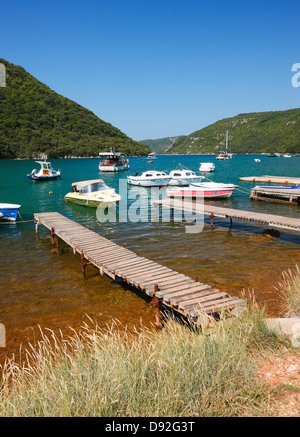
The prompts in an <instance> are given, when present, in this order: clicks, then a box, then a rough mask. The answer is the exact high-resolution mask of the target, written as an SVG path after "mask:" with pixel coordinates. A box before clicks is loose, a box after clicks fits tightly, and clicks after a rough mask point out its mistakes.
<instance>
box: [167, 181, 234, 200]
mask: <svg viewBox="0 0 300 437" xmlns="http://www.w3.org/2000/svg"><path fill="white" fill-rule="evenodd" d="M235 188H236V185H234V184H222V183H217V182H200V183H194V184H190V185H189V186H188V187H186V188H179V189H174V188H173V189H169V190H168V189H167V190H166V193H167V196H168V197H182V198H197V197H200V198H222V197H223V198H228V197H230V196H231V195H232V193H233V191H234V189H235Z"/></svg>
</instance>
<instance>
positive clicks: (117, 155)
mask: <svg viewBox="0 0 300 437" xmlns="http://www.w3.org/2000/svg"><path fill="white" fill-rule="evenodd" d="M99 156H108V157H110V158H120V156H125V155H124V153H120V152H100V153H99Z"/></svg>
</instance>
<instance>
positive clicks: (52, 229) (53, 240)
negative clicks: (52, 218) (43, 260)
mask: <svg viewBox="0 0 300 437" xmlns="http://www.w3.org/2000/svg"><path fill="white" fill-rule="evenodd" d="M54 237H55V229H54V228H51V240H52V246H53V247H54V246H56V249H57V250H59V244H58V238H57V239H56V241H55V238H54Z"/></svg>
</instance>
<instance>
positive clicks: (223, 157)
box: [216, 131, 232, 160]
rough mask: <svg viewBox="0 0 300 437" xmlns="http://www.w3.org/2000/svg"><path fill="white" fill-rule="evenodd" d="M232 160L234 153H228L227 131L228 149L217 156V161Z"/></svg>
mask: <svg viewBox="0 0 300 437" xmlns="http://www.w3.org/2000/svg"><path fill="white" fill-rule="evenodd" d="M231 158H232V153H228V131H226V149H225V152H221V153H219V154H218V155H217V156H216V159H219V160H226V159H231Z"/></svg>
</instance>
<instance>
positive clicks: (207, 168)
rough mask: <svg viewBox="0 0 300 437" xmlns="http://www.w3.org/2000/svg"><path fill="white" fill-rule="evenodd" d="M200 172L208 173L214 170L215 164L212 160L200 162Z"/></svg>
mask: <svg viewBox="0 0 300 437" xmlns="http://www.w3.org/2000/svg"><path fill="white" fill-rule="evenodd" d="M199 171H200V173H210V172H213V171H215V164H214V163H213V162H201V163H200V167H199Z"/></svg>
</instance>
